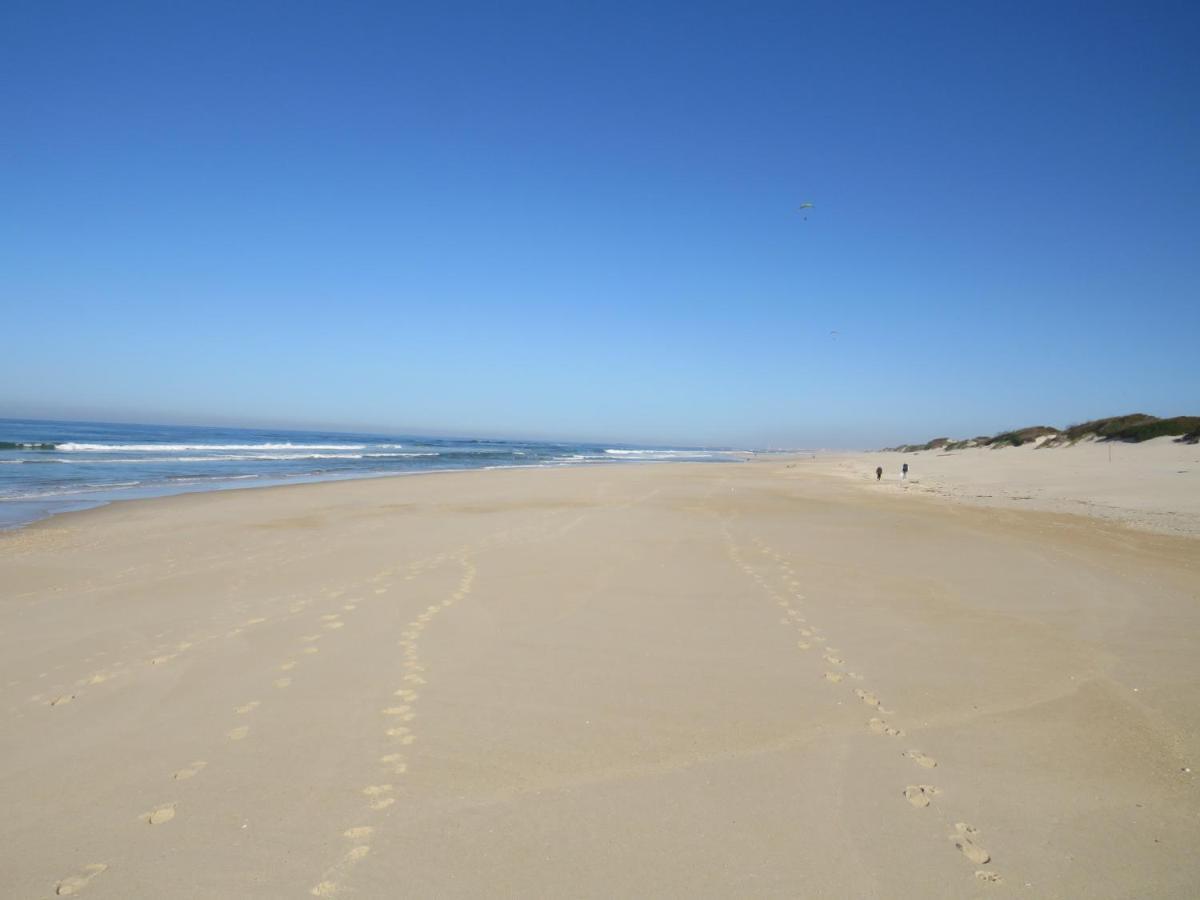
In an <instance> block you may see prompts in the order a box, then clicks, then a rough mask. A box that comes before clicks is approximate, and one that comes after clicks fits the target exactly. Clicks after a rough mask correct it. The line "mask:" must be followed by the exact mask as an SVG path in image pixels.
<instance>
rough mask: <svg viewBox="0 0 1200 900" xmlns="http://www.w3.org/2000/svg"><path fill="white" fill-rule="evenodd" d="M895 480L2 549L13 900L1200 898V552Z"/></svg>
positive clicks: (101, 522)
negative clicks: (1199, 647)
mask: <svg viewBox="0 0 1200 900" xmlns="http://www.w3.org/2000/svg"><path fill="white" fill-rule="evenodd" d="M1009 452H1012V453H1014V454H1016V453H1020V452H1021V451H1019V450H1018V451H996V452H995V453H996V455H997V458H1003V459H1005V460H1007V459H1009V458H1010V457H999V456H998V454H1000V453H1009ZM1046 452H1047V453H1049V452H1056V453H1063V452H1067V451H1046ZM1011 458H1013V459H1018V457H1015V456H1014V457H1011ZM864 459H866V457H862V458H853V457H845V458H839V459H836V460H834V459H829V458H822V459H819V460H804V459H795V460H784V459H772V460H768V461H764V462H756V463H748V464H744V465H684V464H673V465H646V466H630V467H621V468H590V469H563V470H528V471H482V472H467V473H453V474H444V475H431V476H422V477H417V478H396V479H384V480H372V481H365V482H349V483H337V484H319V485H303V486H295V487H289V488H281V489H266V490H253V491H236V492H228V493H219V494H204V495H191V496H185V497H176V498H168V499H159V500H151V501H138V502H131V503H127V504H122V505H118V506H114V507H110V508H107V509H101V510H94V511H90V512H86V513H79V514H74V515H69V516H63V517H59V518H56V519H53V520H50V521H47V522H43V523H40V524H38V525H35V526H32V527H29V528H26V529H23V530H21V531H18V532H13V533H9V534H5V535H0V585H2V588H0V590H2V599H0V612H2V618H0V715H3V716H4V718H5V725H4V728H3V729H2V730H0V807H2V808H3V810H4V815H3V817H0V895H3V896H13V897H43V896H45V897H49V896H54V895H55V894H56V893H57V894H60V895H75V894H78V895H80V896H86V897H94V898H105V897H112V898H116V897H120V898H129V897H164V896H187V897H234V896H255V897H306V896H308V897H311V896H324V897H349V896H359V897H394V896H419V897H479V896H501V897H510V896H511V897H515V896H572V897H612V896H641V897H663V896H670V897H675V896H680V897H682V896H712V897H728V896H754V897H783V896H787V897H797V896H799V897H829V898H844V897H856V898H870V897H879V898H884V897H920V898H929V897H946V898H951V897H953V898H960V897H972V896H980V897H990V896H997V897H999V896H1006V895H1017V894H1020V895H1022V896H1031V897H1082V896H1087V897H1114V898H1115V897H1190V896H1194V895H1195V890H1196V888H1195V885H1196V883H1197V878H1198V877H1200V864H1198V863H1197V859H1198V855H1197V853H1196V846H1197V843H1198V840H1200V820H1198V818H1197V812H1198V811H1200V802H1198V797H1197V793H1196V786H1195V776H1194V774H1193V769H1194V768H1195V765H1194V763H1195V761H1196V760H1197V755H1198V753H1200V702H1198V701H1200V688H1198V687H1197V685H1198V684H1200V678H1198V676H1200V662H1197V660H1198V659H1200V654H1197V653H1196V637H1197V635H1200V604H1198V603H1197V600H1198V599H1200V573H1198V571H1197V567H1198V564H1200V553H1198V550H1197V548H1198V545H1197V543H1196V541H1195V539H1193V538H1188V537H1180V536H1172V535H1162V534H1153V533H1147V532H1142V531H1133V530H1129V529H1127V528H1125V527H1123V526H1121V525H1120V524H1117V523H1116V522H1110V521H1103V520H1097V519H1089V518H1082V517H1079V516H1069V515H1063V514H1061V513H1059V512H1028V511H1022V510H1019V509H1014V510H996V509H979V508H973V507H971V506H968V505H964V504H958V503H950V502H945V500H944V498H942V497H935V498H933V499H930V498H928V497H924V498H920V497H916V496H914V494H915V491H914V488H915V487H917V485H915V484H914V485H911V486H909V487H908V488H907V489H904V488H901V487H898V486H896V485H894V484H892V485H888V486H883V487H880V486H878V485H873V484H871V483H869V482H868V481H867V480H866V479H865V476H864V474H863V470H862V469H861V465H862V460H864ZM908 459H909V461H910V462H913V463H917V464H918V465H914V470H915V471H914V479H919V482H920V484H921V485H922V486H932V485H934V484H938V485H941V486H943V487H942V488H941V490H942V492H943V493H951V492H952V486H953V485H954V484H956V483H957V482H955V481H954V478H955V477H959V478H962V477H965V476H956V475H955V474H954V472H955V470H952V469H951V468H950V463H953V462H954V461H953V460H951V461H950V463H946V462H945V461H944V460H939V461H938V462H937V465H939V466H943V468H938V469H935V468H934V463H933V461H932V460H929V459H927V458H926V455H924V454H922V455H921V456H918V457H915V459H914V458H913V457H911V456H910V457H908ZM1114 465H1116V462H1115V461H1114ZM889 466H890V467H891V468H894V466H891V464H890V463H889ZM871 468H873V465H872V466H871ZM970 468H971V467H970V466H967V469H968V470H969V469H970ZM976 468H977V467H976ZM1181 468H1182V466H1181ZM889 470H890V469H889ZM838 473H841V476H842V477H836V476H837V474H838ZM847 476H849V477H847ZM1156 477H1158V476H1156ZM1176 477H1178V478H1181V479H1182V478H1184V477H1185V476H1176ZM1161 480H1162V481H1163V483H1169V482H1170V478H1168V477H1167V476H1166V475H1165V474H1163V475H1162V476H1161ZM1064 483H1065V482H1064ZM1170 483H1173V482H1170ZM1180 483H1189V484H1194V480H1192V481H1187V482H1180ZM876 488H879V489H876ZM953 490H958V488H953ZM1044 491H1045V494H1046V495H1047V496H1050V495H1053V496H1052V497H1051V499H1052V501H1053V502H1058V500H1057V499H1054V498H1055V497H1057V496H1058V495H1057V494H1054V492H1053V490H1052V489H1051V488H1050V487H1049V486H1046V487H1045V488H1044ZM1068 499H1069V498H1068ZM1064 502H1066V500H1064ZM1104 502H1108V501H1104ZM1192 502H1193V501H1192V500H1190V499H1186V498H1185V499H1184V500H1183V502H1182V503H1180V504H1177V510H1176V511H1179V512H1180V513H1181V517H1183V518H1186V515H1190V514H1191V513H1190V512H1188V510H1189V509H1190V508H1191V507H1190V506H1189V505H1188V504H1190V503H1192ZM1154 503H1158V501H1154V502H1153V503H1149V504H1144V509H1143V508H1142V507H1136V506H1134V507H1131V508H1134V509H1142V511H1146V510H1150V511H1153V512H1164V511H1165V512H1167V513H1170V512H1172V510H1171V509H1170V508H1169V507H1170V504H1169V503H1168V504H1166V506H1163V505H1162V504H1159V505H1158V506H1155V505H1154ZM1185 530H1186V529H1185Z"/></svg>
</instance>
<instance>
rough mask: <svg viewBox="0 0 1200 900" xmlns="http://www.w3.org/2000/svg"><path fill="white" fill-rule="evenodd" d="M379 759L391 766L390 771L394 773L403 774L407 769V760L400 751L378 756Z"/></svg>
mask: <svg viewBox="0 0 1200 900" xmlns="http://www.w3.org/2000/svg"><path fill="white" fill-rule="evenodd" d="M379 761H380V762H381V763H383V764H384V765H388V766H391V767H392V772H393V773H394V774H396V775H403V774H404V773H405V772H407V771H408V762H407V761H406V760H405V759H404V755H403V754H402V753H389V754H387V756H381V757H379Z"/></svg>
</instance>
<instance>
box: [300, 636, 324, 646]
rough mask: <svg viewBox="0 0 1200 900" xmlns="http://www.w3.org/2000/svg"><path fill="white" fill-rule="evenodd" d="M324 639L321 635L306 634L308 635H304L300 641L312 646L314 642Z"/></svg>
mask: <svg viewBox="0 0 1200 900" xmlns="http://www.w3.org/2000/svg"><path fill="white" fill-rule="evenodd" d="M322 637H323V635H319V634H306V635H304V637H302V638H300V640H302V641H305V642H306V643H309V644H311V643H312V642H313V641H319V640H320V639H321V638H322Z"/></svg>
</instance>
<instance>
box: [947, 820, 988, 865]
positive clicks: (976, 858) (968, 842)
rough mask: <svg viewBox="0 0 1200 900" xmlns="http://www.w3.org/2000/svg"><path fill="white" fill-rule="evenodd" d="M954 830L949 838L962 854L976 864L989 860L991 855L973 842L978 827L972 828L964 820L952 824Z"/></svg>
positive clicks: (982, 863)
mask: <svg viewBox="0 0 1200 900" xmlns="http://www.w3.org/2000/svg"><path fill="white" fill-rule="evenodd" d="M954 831H955V833H954V834H952V835H950V840H951V841H953V842H954V846H955V847H957V848H958V849H959V850H961V851H962V854H963V856H965V857H966V858H967V859H969V860H970V861H971V862H973V863H975V865H977V866H982V865H985V864H987V863H988V862H990V861H991V858H992V855H991V854H990V853H988V852H987V851H986V850H984V849H983V848H982V847H980V846H979V845H978V844H977V843H975V841H976V839H977V838H978V837H979V829H978V828H973V827H972V826H970V825H968V824H967V823H966V822H959V823H958V824H956V825H955V826H954ZM976 877H978V876H976Z"/></svg>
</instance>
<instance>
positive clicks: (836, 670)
mask: <svg viewBox="0 0 1200 900" xmlns="http://www.w3.org/2000/svg"><path fill="white" fill-rule="evenodd" d="M722 527H723V531H724V535H725V540H726V545H727V548H728V554H729V557H730V559H731V560H732V561H733V562H734V564H735V565H737V566H738V567H739V568H740V569H741V570H742V571H743V572H745V573H746V574H747V575H748V576H749V577H750V578H752V579H753V580H754V581H755V582H756V583H757V584H758V585H759V587H761V588H762V590H763V592H764V593H765V594H766V595H767V597H768V598H770V599H771V601H772V602H774V603H775V605H776V606H778V607H779V608H780V609H781V610H782V611H783V617H782V618H781V619H780V620H779V623H780V624H781V625H784V626H786V627H788V628H794V629H796V632H797V634H798V635H799V640H797V641H796V647H797V649H798V650H800V651H802V652H808V651H813V650H819V651H820V652H821V654H822V655H821V660H822V662H823V663H825V664H826V665H827V666H828V668H826V669H825V671H824V672H823V673H822V678H823V680H824V681H825V682H827V683H828V684H831V685H841V684H844V683H846V682H847V680H849V681H850V682H862V681H865V679H864V676H862V675H861V674H859V673H857V672H852V671H849V670H848V669H847V663H846V661H845V660H844V659H843V658H842V657H841V656H840V655H839V652H840V651H838V650H837V649H835V648H833V647H831V646H829V642H828V638H827V636H826V635H824V634H823V633H822V632H821V629H819V628H817V627H816V626H815V625H813V624H811V623H809V622H808V621H807V619H806V618H805V617H804V615H803V611H802V609H801V608H800V606H799V604H800V603H801V602H803V601H804V599H805V596H804V594H803V593H801V591H800V582H799V580H798V579H797V578H796V575H795V571H794V570H793V569H792V567H791V565H790V564H789V563H788V562H787V560H786V559H784V558H783V557H782V556H781V555H780V554H779V553H777V552H776V551H775V550H773V549H772V548H770V547H768V546H767V545H766V544H765V543H763V542H762V541H761V540H759V539H758V538H753V539H752V541H751V542H752V543H753V544H754V547H755V549H756V550H757V551H758V553H759V554H761V555H762V556H763V557H765V558H767V559H769V560H771V561H772V562H773V563H774V564H775V566H776V567H777V568H778V570H779V571H780V572H781V573H782V581H783V583H784V584H785V585H786V589H787V594H786V595H785V594H784V593H781V592H780V591H778V590H776V589H775V587H774V586H773V585H772V584H771V583H770V581H769V580H768V579H767V578H766V577H764V575H763V574H762V573H761V572H760V571H759V570H758V569H756V568H755V567H754V566H753V565H752V564H751V563H750V562H749V561H748V560H747V559H746V558H745V556H744V554H743V551H742V548H740V547H739V546H738V544H737V543H736V541H735V540H734V538H733V534H732V532H731V531H730V530H729V527H728V524H727V523H726V524H724V525H723V526H722ZM853 693H854V696H855V697H856V698H858V700H859V701H860V702H862V703H863V704H864V705H865V706H867V707H869V708H870V709H871V711H872V712H874V713H878V715H872V716H871V718H869V719H868V720H867V723H866V724H867V730H868V731H870V732H871V733H872V734H876V735H881V736H884V737H891V738H902V737H904V736H905V732H904V729H903V728H901V727H899V726H898V725H895V724H893V721H894V720H893V719H892V718H883V717H884V716H888V717H894V716H895V715H896V713H895V712H894V711H893V710H890V709H887V708H886V707H885V706H884V703H883V701H882V700H881V699H880V697H879V696H878V695H877V694H875V693H874V691H871V690H869V689H868V688H866V687H854V688H853ZM901 755H902V756H903V757H905V758H906V759H909V760H911V761H912V763H913V764H914V765H916V766H918V767H920V768H922V769H926V770H930V769H936V768H937V766H938V762H937V760H936V759H934V758H933V757H932V756H929V755H928V754H926V753H924V752H922V751H921V750H915V749H908V750H904V751H902V753H901ZM901 793H902V795H903V797H904V799H905V800H907V801H908V803H909V804H910V805H911V806H912V807H913V808H914V809H926V808H928V807H930V806H932V805H933V801H934V798H935V797H937V796H938V795H939V794H940V793H941V792H940V791H939V790H938V788H937V787H935V786H933V785H930V784H910V785H907V786H906V787H905V788H904V790H903V791H902V792H901ZM948 837H949V840H950V842H951V843H952V844H953V846H954V847H955V848H957V849H958V851H959V852H960V853H962V855H963V856H964V857H965V858H966V859H967V860H968V861H969V862H971V863H973V864H975V865H977V866H985V865H987V864H988V863H990V862H991V854H990V853H988V852H987V851H986V850H985V849H983V847H982V846H981V845H980V843H979V830H978V829H977V828H975V827H974V826H971V825H968V824H967V823H965V822H958V823H955V825H954V828H953V830H952V831H951V832H950V833H949V835H948ZM975 877H976V878H977V879H978V880H980V881H982V882H986V883H991V884H998V883H1000V882H1001V881H1002V879H1001V877H1000V875H999V874H997V873H996V872H994V871H991V870H986V869H979V870H977V871H976V872H975Z"/></svg>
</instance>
